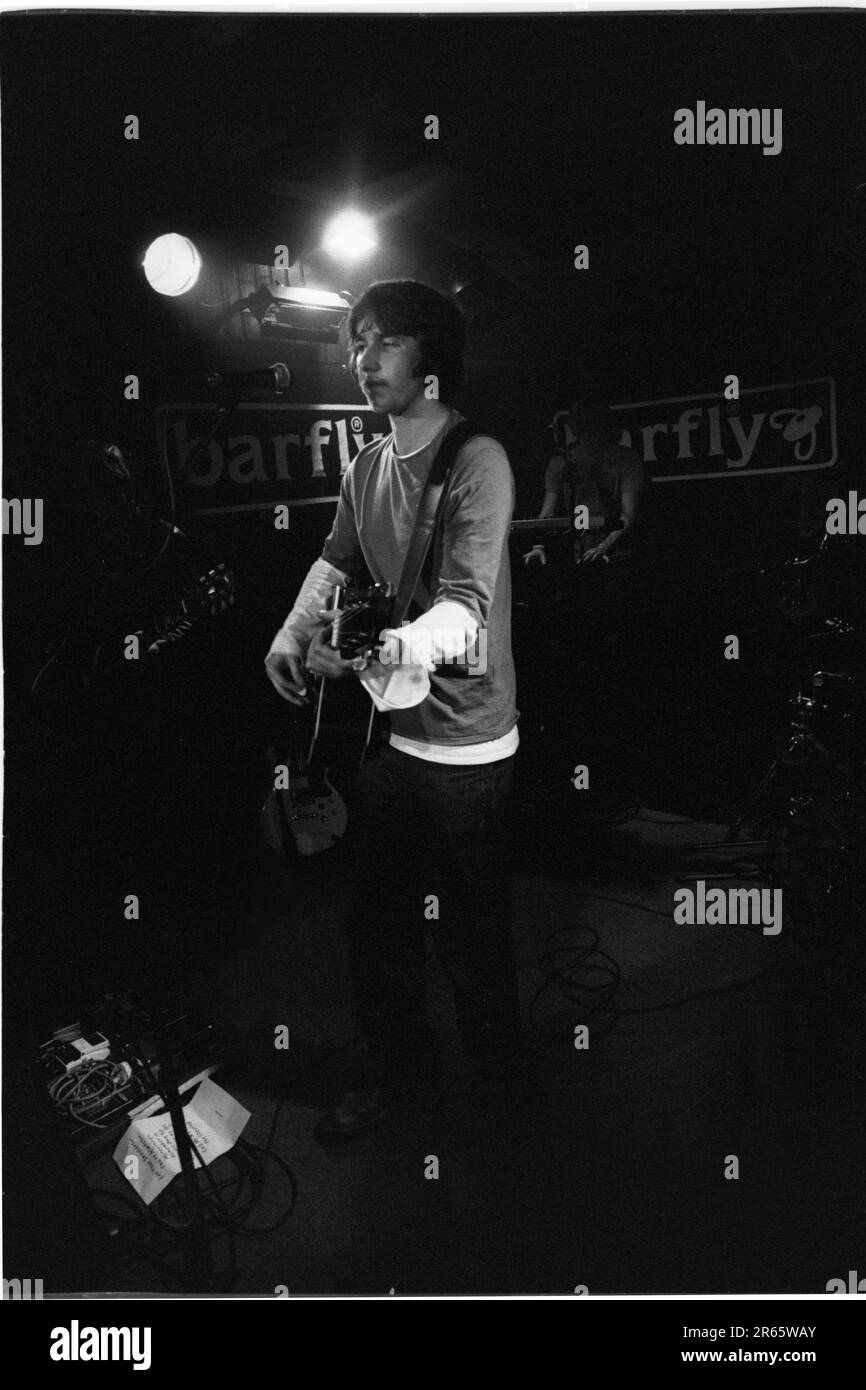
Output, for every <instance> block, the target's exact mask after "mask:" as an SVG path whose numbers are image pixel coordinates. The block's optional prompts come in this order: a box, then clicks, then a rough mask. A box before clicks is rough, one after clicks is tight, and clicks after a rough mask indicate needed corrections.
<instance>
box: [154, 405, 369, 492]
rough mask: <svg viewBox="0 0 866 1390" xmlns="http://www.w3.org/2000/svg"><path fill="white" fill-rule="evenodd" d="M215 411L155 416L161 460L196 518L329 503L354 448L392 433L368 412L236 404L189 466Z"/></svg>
mask: <svg viewBox="0 0 866 1390" xmlns="http://www.w3.org/2000/svg"><path fill="white" fill-rule="evenodd" d="M215 409H216V407H215V406H213V405H206V404H197V405H164V406H161V407H160V408H159V410H158V411H157V430H158V434H159V440H160V448H161V449H162V451H163V455H164V461H165V463H166V464H167V466H168V468H169V469H170V470H171V475H172V477H173V478H174V479H175V481H176V483H177V484H178V486H179V489H180V490H181V493H182V498H183V504H184V508H185V509H186V510H189V511H193V512H198V513H207V512H225V511H254V510H258V509H259V508H273V507H274V506H275V505H276V504H277V503H280V502H288V503H289V504H292V503H295V504H296V505H301V504H306V505H310V504H313V503H316V502H333V501H335V499H336V497H337V495H338V494H339V491H340V478H341V477H342V475H343V473H345V471H346V469H347V468H348V466H349V464H350V463H351V461H352V459H353V458H354V457H355V455H356V454H357V453H358V451H359V449H361V448H363V446H364V445H365V444H370V443H372V441H373V440H374V439H381V438H382V436H383V435H384V434H387V433H388V430H389V425H388V420H387V418H386V417H385V416H382V415H377V414H375V413H374V412H373V411H372V410H370V408H369V407H368V406H357V405H295V404H294V403H292V404H288V403H287V404H278V403H275V404H270V403H269V404H267V405H258V404H250V405H241V406H239V407H238V409H237V411H236V412H235V414H234V416H233V417H232V419H231V421H230V423H229V428H228V429H227V430H226V431H225V433H222V432H220V433H218V434H217V436H216V438H215V439H212V440H211V442H210V443H209V445H208V447H207V449H206V450H205V451H204V453H203V454H202V456H201V457H200V458H199V459H197V460H196V461H195V462H194V463H193V466H192V467H190V460H191V459H192V455H193V452H194V450H195V449H196V446H197V445H198V444H199V443H200V441H201V439H202V438H203V436H204V435H205V434H206V433H207V431H208V430H209V429H210V428H211V426H212V425H213V422H214V411H215Z"/></svg>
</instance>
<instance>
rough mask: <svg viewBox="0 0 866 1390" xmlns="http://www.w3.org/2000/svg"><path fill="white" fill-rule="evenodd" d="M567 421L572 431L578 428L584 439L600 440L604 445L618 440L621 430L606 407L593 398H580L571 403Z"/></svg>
mask: <svg viewBox="0 0 866 1390" xmlns="http://www.w3.org/2000/svg"><path fill="white" fill-rule="evenodd" d="M568 420H569V424H570V425H571V427H572V429H575V426H578V427H579V430H580V433H581V434H582V435H583V436H584V437H585V438H593V437H595V438H600V439H603V440H604V441H605V443H609V442H610V441H611V440H614V439H619V436H620V431H621V429H622V426H621V425H620V424H619V423H618V422H617V421H616V420H615V419H614V417H613V416H612V415H611V413H610V411H609V409H608V407H607V405H606V404H605V403H604V402H603V401H601V400H598V399H597V398H595V397H593V398H587V397H581V398H579V399H578V400H576V401H572V403H571V405H570V406H569V408H568ZM576 432H577V431H576Z"/></svg>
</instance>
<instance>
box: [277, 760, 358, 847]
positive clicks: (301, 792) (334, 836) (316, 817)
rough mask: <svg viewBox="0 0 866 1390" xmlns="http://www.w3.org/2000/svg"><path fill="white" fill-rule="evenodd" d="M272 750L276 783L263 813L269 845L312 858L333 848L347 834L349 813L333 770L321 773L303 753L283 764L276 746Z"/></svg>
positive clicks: (325, 770) (326, 769)
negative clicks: (336, 784)
mask: <svg viewBox="0 0 866 1390" xmlns="http://www.w3.org/2000/svg"><path fill="white" fill-rule="evenodd" d="M268 753H269V757H270V762H271V769H272V773H273V777H274V786H273V788H272V790H271V791H270V792H269V793H268V795H267V798H266V800H265V804H264V805H263V807H262V809H261V812H260V816H259V821H260V825H261V829H262V835H263V837H264V840H265V844H267V845H268V846H269V847H270V848H271V849H272V850H274V851H275V852H276V853H277V854H280V855H284V856H288V857H291V855H292V854H293V851H294V850H296V851H297V852H298V854H303V855H304V856H305V857H309V856H311V855H314V854H321V853H322V851H323V850H326V849H331V848H332V847H333V846H334V845H335V844H337V842H338V841H339V840H342V838H343V836H344V835H345V833H346V830H347V828H348V824H349V815H348V812H347V810H346V803H345V801H344V800H343V798H342V797H341V795H340V793H339V792H338V791H337V789H336V787H335V786H334V784H333V782H332V781H331V780H330V777H329V771H330V769H328V768H325V769H324V770H323V771H322V772H318V771H317V770H316V769H315V768H314V767H313V766H311V765H310V763H309V762H308V761H307V759H306V758H305V757H304V755H303V754H301V753H299V754H297V755H296V756H295V758H294V759H292V760H290V761H289V762H282V763H281V762H278V761H277V758H276V754H275V752H274V749H273V748H270V749H269V750H268Z"/></svg>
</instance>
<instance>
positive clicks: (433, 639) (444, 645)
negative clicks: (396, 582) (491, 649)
mask: <svg viewBox="0 0 866 1390" xmlns="http://www.w3.org/2000/svg"><path fill="white" fill-rule="evenodd" d="M477 632H478V622H477V620H476V619H475V618H474V617H473V616H472V614H471V613H470V612H469V609H468V608H464V607H463V604H462V603H454V602H453V601H447V602H444V603H437V604H434V606H433V607H432V608H431V609H430V611H429V612H428V613H425V614H423V616H422V617H420V618H416V619H415V621H414V623H407V624H406V626H405V627H400V628H386V629H385V631H384V632H383V634H382V637H383V639H384V640H383V643H382V649H381V652H380V656H379V662H378V663H376V664H375V665H374V666H372V667H371V668H370V670H369V671H365V672H364V674H363V675H362V676H361V683H362V684H363V685H364V686H365V688H366V689H367V691H368V692H369V695H370V698H371V699H372V701H373V703H374V705H375V706H376V708H377V709H378V710H388V709H410V708H411V707H412V706H414V705H420V704H421V701H422V700H425V699H426V698H427V696H428V695H429V693H430V675H429V673H430V672H431V671H432V670H434V668H435V667H436V666H437V665H438V664H439V662H440V661H453V660H455V659H456V658H458V657H461V656H463V655H464V654H465V652H466V650H467V648H468V647H470V646H471V645H472V643H473V642H474V641H475V636H476V634H477Z"/></svg>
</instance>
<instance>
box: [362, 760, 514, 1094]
mask: <svg viewBox="0 0 866 1390" xmlns="http://www.w3.org/2000/svg"><path fill="white" fill-rule="evenodd" d="M513 763H514V758H513V757H512V758H506V759H504V760H502V761H500V762H495V763H486V764H473V765H468V766H450V765H447V764H443V763H430V762H424V761H423V760H422V759H420V758H414V757H412V756H411V755H409V754H407V753H401V752H399V751H397V750H396V749H394V748H391V747H390V746H386V747H384V748H382V749H381V750H380V751H379V752H378V753H377V755H376V756H374V757H373V758H372V759H370V760H369V761H368V762H367V764H366V765H365V768H364V770H363V772H362V776H361V784H360V787H359V789H358V795H357V798H356V804H355V806H354V812H353V838H354V843H355V850H356V855H357V875H356V886H355V897H354V900H353V904H352V910H351V914H350V921H349V944H350V957H351V967H352V978H353V983H354V989H355V1003H356V1008H357V1013H358V1022H359V1024H360V1027H361V1031H362V1033H363V1036H364V1039H365V1041H366V1043H367V1046H368V1048H369V1050H370V1053H371V1055H372V1059H373V1061H374V1064H375V1065H376V1066H377V1068H378V1069H379V1070H380V1072H381V1073H385V1074H387V1073H388V1072H390V1071H394V1070H397V1071H399V1070H401V1069H402V1070H406V1069H409V1070H411V1069H412V1067H413V1066H414V1065H415V1064H416V1063H417V1062H418V1061H423V1059H424V1057H425V1056H426V1057H429V1051H430V1049H429V1041H430V1034H429V1031H428V1029H427V1024H426V1013H425V980H424V964H425V931H426V929H429V930H430V932H431V934H432V938H433V942H434V944H435V948H436V951H437V954H438V957H439V961H440V963H441V965H442V967H443V969H444V971H445V972H446V974H447V975H448V976H449V978H450V980H451V982H452V984H453V986H454V995H455V1001H456V1006H457V1020H458V1024H459V1027H460V1034H461V1038H462V1040H463V1043H464V1046H465V1048H466V1051H467V1052H468V1053H469V1054H470V1056H473V1057H475V1058H478V1059H482V1058H486V1057H489V1056H490V1055H491V1053H493V1052H495V1051H496V1050H498V1049H502V1050H505V1049H507V1048H509V1047H512V1046H514V1044H515V1043H516V1039H517V1033H518V1029H519V1009H518V1002H517V978H516V971H515V965H514V956H513V950H512V945H511V930H510V912H509V899H508V883H507V866H506V858H505V851H504V835H503V812H504V806H505V799H506V795H507V793H508V787H509V784H510V782H511V774H512V768H513Z"/></svg>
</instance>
